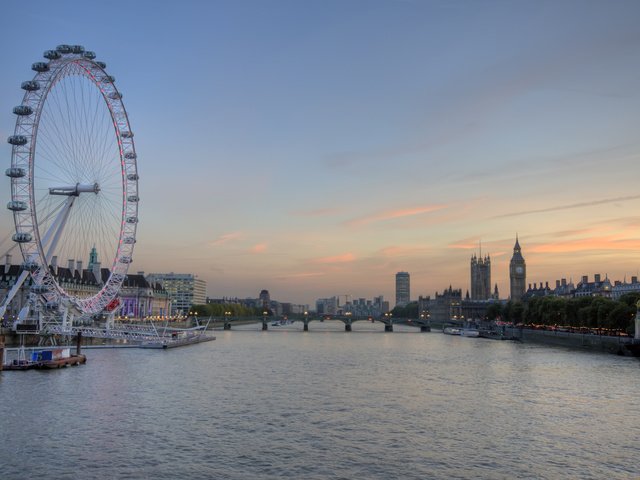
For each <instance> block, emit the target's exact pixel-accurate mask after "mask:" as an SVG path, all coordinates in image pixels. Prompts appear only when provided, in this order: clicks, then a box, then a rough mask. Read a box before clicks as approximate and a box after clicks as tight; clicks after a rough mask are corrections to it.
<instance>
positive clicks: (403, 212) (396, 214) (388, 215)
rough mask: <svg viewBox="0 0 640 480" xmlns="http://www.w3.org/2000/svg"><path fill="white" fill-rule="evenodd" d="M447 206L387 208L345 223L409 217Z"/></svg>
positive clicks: (362, 223)
mask: <svg viewBox="0 0 640 480" xmlns="http://www.w3.org/2000/svg"><path fill="white" fill-rule="evenodd" d="M444 208H447V205H424V206H420V207H413V208H404V209H399V210H388V211H385V212H380V213H376V214H373V215H369V216H367V217H362V218H356V219H354V220H350V221H348V222H347V223H346V224H347V225H349V226H351V227H359V226H362V225H367V224H370V223H375V222H383V221H385V220H393V219H395V218H402V217H411V216H414V215H422V214H425V213H431V212H436V211H438V210H442V209H444Z"/></svg>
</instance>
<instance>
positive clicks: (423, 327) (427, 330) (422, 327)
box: [420, 325, 431, 332]
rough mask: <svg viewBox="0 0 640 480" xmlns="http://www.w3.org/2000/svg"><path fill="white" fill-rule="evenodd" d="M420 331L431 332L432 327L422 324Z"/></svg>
mask: <svg viewBox="0 0 640 480" xmlns="http://www.w3.org/2000/svg"><path fill="white" fill-rule="evenodd" d="M420 331H421V332H430V331H431V327H430V326H429V325H422V326H421V327H420Z"/></svg>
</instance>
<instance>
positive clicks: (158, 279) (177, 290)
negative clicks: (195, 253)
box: [147, 272, 207, 315]
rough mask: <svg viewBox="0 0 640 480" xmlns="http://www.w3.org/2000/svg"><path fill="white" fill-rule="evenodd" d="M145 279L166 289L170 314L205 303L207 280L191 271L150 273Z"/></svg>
mask: <svg viewBox="0 0 640 480" xmlns="http://www.w3.org/2000/svg"><path fill="white" fill-rule="evenodd" d="M147 280H148V281H149V282H151V283H159V284H160V285H162V287H163V288H164V289H165V290H166V291H167V294H168V295H169V298H170V299H171V309H172V311H171V314H172V315H180V314H183V315H184V314H185V313H188V312H189V309H190V308H191V307H192V306H193V305H204V304H205V303H207V282H205V281H204V280H202V279H200V278H198V277H197V276H196V275H193V274H191V273H173V272H171V273H152V274H150V275H149V276H148V277H147Z"/></svg>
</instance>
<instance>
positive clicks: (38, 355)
mask: <svg viewBox="0 0 640 480" xmlns="http://www.w3.org/2000/svg"><path fill="white" fill-rule="evenodd" d="M16 352H17V354H16V356H15V358H13V359H9V358H8V359H7V362H6V363H5V364H4V365H3V366H2V370H32V369H39V370H46V369H49V370H51V369H55V368H63V367H68V366H74V365H82V364H84V363H86V362H87V357H86V356H85V355H82V354H72V353H71V349H70V348H69V347H51V348H37V349H34V350H32V351H31V355H30V356H29V357H28V358H27V354H26V349H25V348H24V347H20V348H19V349H17V351H16Z"/></svg>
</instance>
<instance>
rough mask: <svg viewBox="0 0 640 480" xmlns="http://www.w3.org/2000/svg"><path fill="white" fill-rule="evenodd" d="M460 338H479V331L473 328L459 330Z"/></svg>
mask: <svg viewBox="0 0 640 480" xmlns="http://www.w3.org/2000/svg"><path fill="white" fill-rule="evenodd" d="M460 336H461V337H479V336H480V331H479V330H477V329H475V328H461V329H460Z"/></svg>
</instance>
